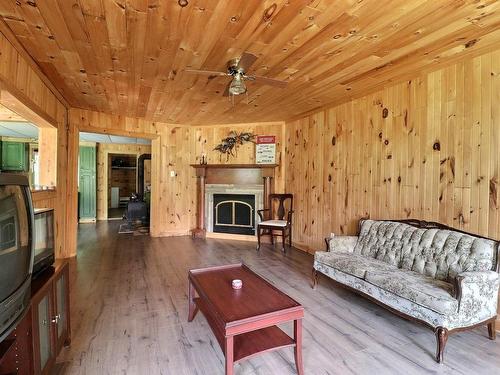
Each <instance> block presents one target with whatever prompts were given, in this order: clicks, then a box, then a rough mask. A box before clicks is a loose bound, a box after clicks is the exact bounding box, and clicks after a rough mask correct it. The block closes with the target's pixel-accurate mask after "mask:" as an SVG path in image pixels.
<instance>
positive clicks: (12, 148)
mask: <svg viewBox="0 0 500 375" xmlns="http://www.w3.org/2000/svg"><path fill="white" fill-rule="evenodd" d="M26 160H27V158H26V145H25V144H24V143H22V142H9V141H4V142H2V169H4V170H7V171H24V170H26Z"/></svg>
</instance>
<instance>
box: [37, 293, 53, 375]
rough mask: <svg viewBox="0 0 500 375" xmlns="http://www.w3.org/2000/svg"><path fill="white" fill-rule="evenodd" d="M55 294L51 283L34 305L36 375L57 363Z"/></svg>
mask: <svg viewBox="0 0 500 375" xmlns="http://www.w3.org/2000/svg"><path fill="white" fill-rule="evenodd" d="M53 293H54V291H53V287H52V283H51V284H50V285H49V287H48V288H47V289H46V292H45V293H44V294H43V295H42V297H41V298H40V299H39V300H38V301H35V303H34V304H33V328H34V329H33V344H34V346H33V349H34V357H35V358H34V359H35V363H34V372H35V374H43V373H45V372H46V371H48V369H50V368H51V367H52V365H53V363H54V361H55V345H54V336H53V334H54V325H55V320H54V313H53V312H54V308H53V303H54V300H53V299H54V298H53Z"/></svg>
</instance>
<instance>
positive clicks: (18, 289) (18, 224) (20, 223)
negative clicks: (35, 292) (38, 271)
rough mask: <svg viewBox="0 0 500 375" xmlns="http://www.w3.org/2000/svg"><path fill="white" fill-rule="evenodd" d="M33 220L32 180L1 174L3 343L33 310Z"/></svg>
mask: <svg viewBox="0 0 500 375" xmlns="http://www.w3.org/2000/svg"><path fill="white" fill-rule="evenodd" d="M33 220H34V218H33V206H32V204H31V192H30V188H29V182H28V178H27V177H26V176H22V175H16V174H8V173H0V342H1V341H3V339H5V337H7V336H8V335H9V334H10V332H11V331H12V330H13V329H14V328H15V326H16V325H17V323H18V321H19V320H21V319H22V317H23V315H24V312H25V311H26V309H27V308H28V306H29V302H30V297H31V273H32V269H33V254H34V253H33Z"/></svg>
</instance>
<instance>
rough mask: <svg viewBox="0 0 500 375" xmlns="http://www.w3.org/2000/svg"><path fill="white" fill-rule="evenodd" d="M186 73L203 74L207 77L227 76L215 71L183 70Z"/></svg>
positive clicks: (224, 73)
mask: <svg viewBox="0 0 500 375" xmlns="http://www.w3.org/2000/svg"><path fill="white" fill-rule="evenodd" d="M184 71H185V72H186V73H193V74H205V75H208V76H228V75H229V74H227V73H226V72H218V71H215V70H200V69H184Z"/></svg>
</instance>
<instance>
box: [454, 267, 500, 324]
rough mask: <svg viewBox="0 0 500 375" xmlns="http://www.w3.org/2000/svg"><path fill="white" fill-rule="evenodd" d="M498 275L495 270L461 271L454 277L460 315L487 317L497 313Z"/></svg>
mask: <svg viewBox="0 0 500 375" xmlns="http://www.w3.org/2000/svg"><path fill="white" fill-rule="evenodd" d="M498 287H499V275H498V273H497V272H495V271H477V272H462V273H460V274H459V275H458V276H457V278H456V279H455V297H456V298H457V300H458V304H459V305H458V306H459V307H458V312H459V314H461V315H464V314H465V315H468V316H471V315H475V316H482V317H484V318H488V317H491V316H494V315H495V314H496V313H497V303H498Z"/></svg>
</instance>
